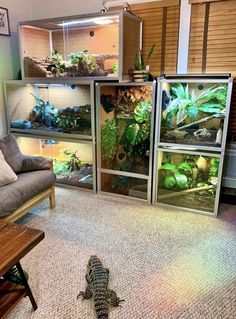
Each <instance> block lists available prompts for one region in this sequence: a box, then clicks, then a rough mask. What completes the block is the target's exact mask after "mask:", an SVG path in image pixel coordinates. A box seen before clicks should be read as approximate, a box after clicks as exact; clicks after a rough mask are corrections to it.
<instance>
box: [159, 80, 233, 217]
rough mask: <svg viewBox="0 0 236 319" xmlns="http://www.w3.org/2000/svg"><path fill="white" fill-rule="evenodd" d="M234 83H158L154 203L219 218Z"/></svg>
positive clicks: (214, 81)
mask: <svg viewBox="0 0 236 319" xmlns="http://www.w3.org/2000/svg"><path fill="white" fill-rule="evenodd" d="M231 90H232V79H231V78H230V77H229V76H227V75H225V76H224V75H221V76H220V75H219V76H217V75H212V76H210V75H209V76H207V75H205V76H191V75H188V76H165V77H163V78H161V79H160V80H159V84H158V98H157V110H158V112H157V117H156V138H155V152H154V153H155V155H154V157H155V160H154V182H153V202H154V203H161V204H163V205H171V206H175V207H181V208H186V209H188V210H193V211H198V212H203V213H206V214H210V215H217V212H218V203H219V193H220V185H221V177H222V167H223V159H224V150H225V142H226V134H227V126H228V115H229V106H230V98H231Z"/></svg>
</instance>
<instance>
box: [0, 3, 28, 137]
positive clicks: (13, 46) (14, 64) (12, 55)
mask: <svg viewBox="0 0 236 319" xmlns="http://www.w3.org/2000/svg"><path fill="white" fill-rule="evenodd" d="M30 1H31V0H0V7H4V8H7V9H8V14H9V20H10V30H11V36H10V37H8V36H1V35H0V136H2V135H4V134H5V133H6V123H5V111H4V99H3V89H2V81H3V80H11V79H16V78H17V73H18V71H19V70H20V60H19V49H18V33H17V24H18V22H19V21H24V20H30V19H31V9H30Z"/></svg>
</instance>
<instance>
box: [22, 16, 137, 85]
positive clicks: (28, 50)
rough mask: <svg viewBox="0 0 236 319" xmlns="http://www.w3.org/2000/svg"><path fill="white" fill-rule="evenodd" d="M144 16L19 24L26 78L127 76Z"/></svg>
mask: <svg viewBox="0 0 236 319" xmlns="http://www.w3.org/2000/svg"><path fill="white" fill-rule="evenodd" d="M140 26H141V20H140V18H138V17H136V16H135V15H133V14H131V13H129V12H124V11H112V12H105V13H94V14H86V15H77V16H70V17H62V18H52V19H43V20H35V21H27V22H22V23H20V26H19V32H20V43H21V57H22V75H23V77H96V78H99V79H102V78H104V79H106V78H108V77H109V78H111V79H122V78H124V77H127V76H128V70H129V68H131V67H132V66H133V62H134V58H135V54H136V53H137V51H138V50H139V48H140V30H141V28H140Z"/></svg>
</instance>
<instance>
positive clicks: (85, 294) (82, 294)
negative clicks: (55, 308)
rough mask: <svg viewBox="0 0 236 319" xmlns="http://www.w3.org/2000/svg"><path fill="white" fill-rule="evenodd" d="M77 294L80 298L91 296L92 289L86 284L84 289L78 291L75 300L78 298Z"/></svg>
mask: <svg viewBox="0 0 236 319" xmlns="http://www.w3.org/2000/svg"><path fill="white" fill-rule="evenodd" d="M79 296H82V300H84V299H90V298H92V296H93V292H92V289H91V287H90V285H88V286H87V288H86V289H85V291H80V292H79V294H78V296H77V300H78V299H79Z"/></svg>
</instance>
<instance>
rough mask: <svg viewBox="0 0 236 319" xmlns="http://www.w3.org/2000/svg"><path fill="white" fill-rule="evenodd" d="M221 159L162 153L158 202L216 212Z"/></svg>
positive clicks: (159, 161) (159, 154)
mask: <svg viewBox="0 0 236 319" xmlns="http://www.w3.org/2000/svg"><path fill="white" fill-rule="evenodd" d="M219 161H220V159H219V158H216V157H209V156H202V155H187V154H181V153H171V152H162V151H159V152H158V190H157V201H158V202H160V203H165V204H169V205H174V206H179V207H185V208H191V209H195V210H201V211H206V212H210V213H213V212H214V205H215V194H216V188H217V182H218V170H219Z"/></svg>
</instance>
